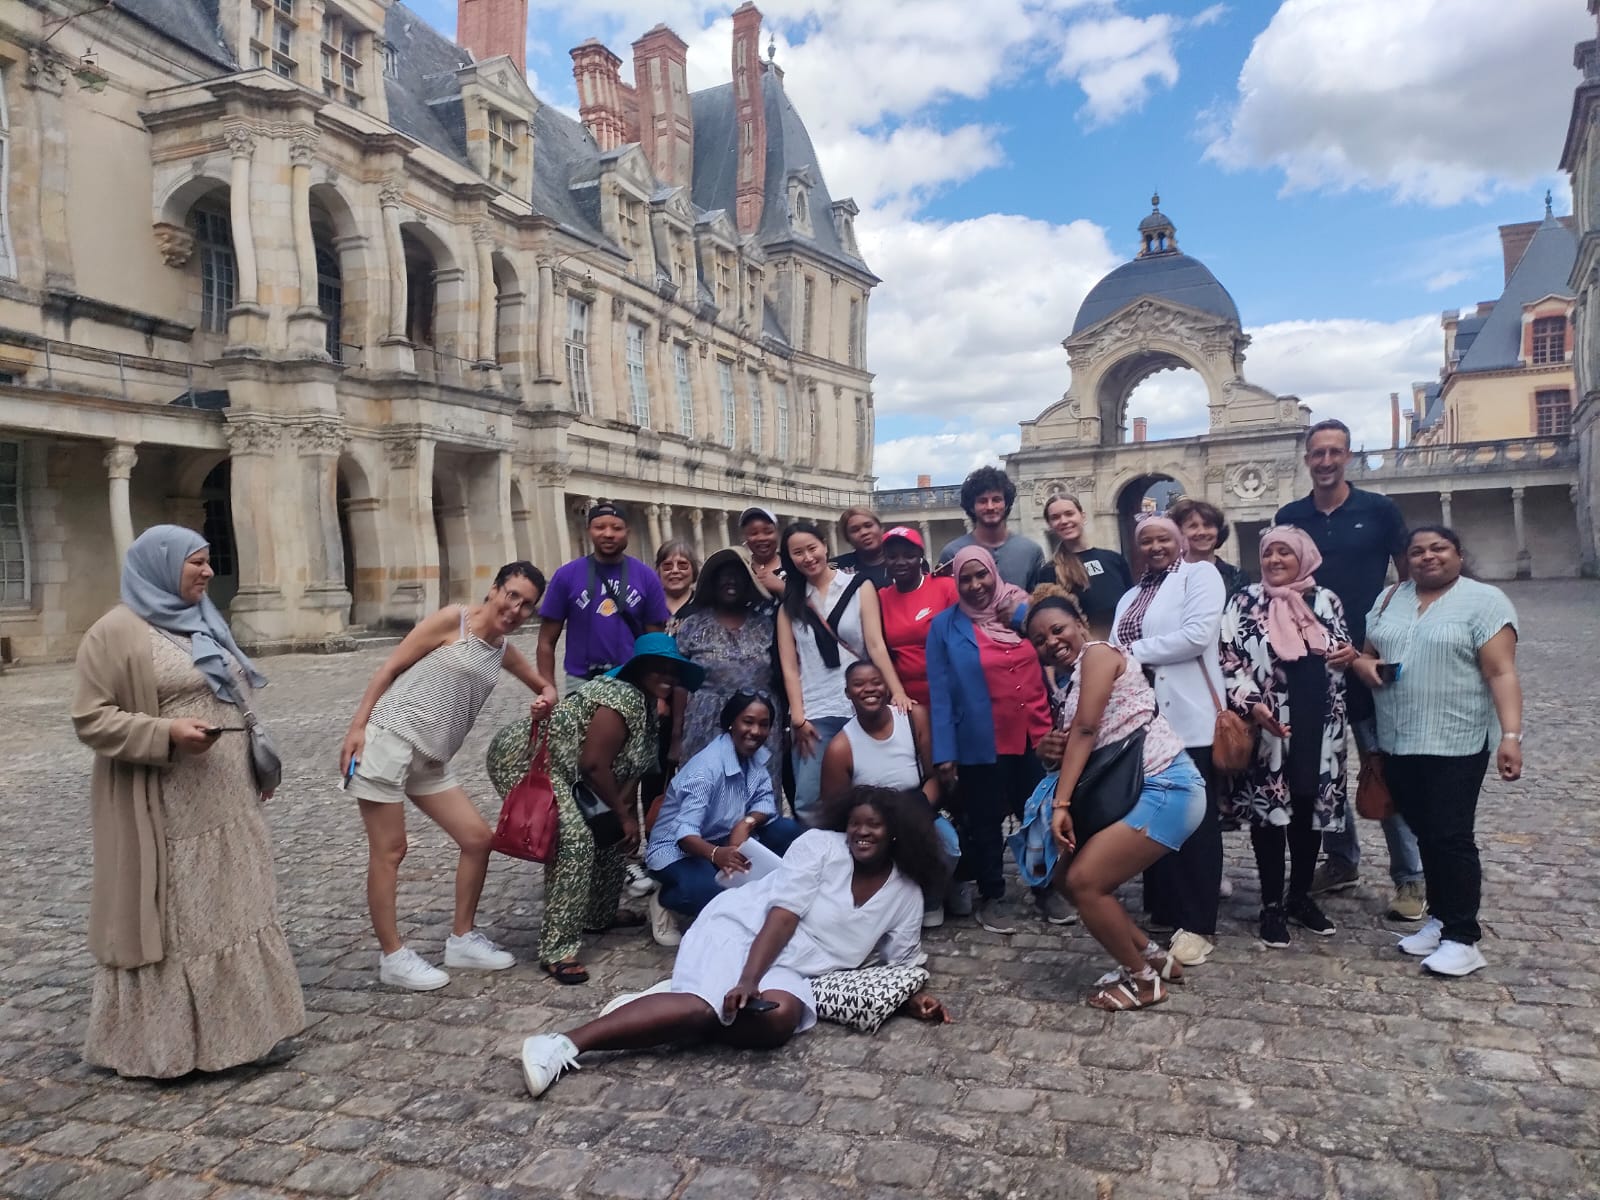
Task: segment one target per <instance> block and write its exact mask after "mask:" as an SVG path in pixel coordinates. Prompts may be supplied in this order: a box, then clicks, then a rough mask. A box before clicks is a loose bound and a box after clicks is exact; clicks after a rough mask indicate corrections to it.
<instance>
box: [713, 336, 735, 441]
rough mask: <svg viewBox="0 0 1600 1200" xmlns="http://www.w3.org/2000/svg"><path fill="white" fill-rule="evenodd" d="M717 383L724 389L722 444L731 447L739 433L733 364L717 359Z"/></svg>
mask: <svg viewBox="0 0 1600 1200" xmlns="http://www.w3.org/2000/svg"><path fill="white" fill-rule="evenodd" d="M717 383H718V384H719V385H720V386H721V389H722V444H723V445H724V446H727V447H729V448H730V449H731V448H732V447H733V445H734V440H735V439H736V438H737V437H738V435H739V410H738V402H737V401H736V400H735V398H734V394H733V364H732V363H731V362H728V361H726V360H725V359H720V358H719V359H718V360H717Z"/></svg>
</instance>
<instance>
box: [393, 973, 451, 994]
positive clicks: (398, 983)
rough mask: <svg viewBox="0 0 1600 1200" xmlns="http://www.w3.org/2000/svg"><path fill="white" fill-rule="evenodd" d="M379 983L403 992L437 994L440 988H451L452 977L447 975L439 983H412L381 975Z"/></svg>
mask: <svg viewBox="0 0 1600 1200" xmlns="http://www.w3.org/2000/svg"><path fill="white" fill-rule="evenodd" d="M378 982H379V983H381V984H383V985H384V986H385V987H392V988H399V989H400V990H401V991H403V992H437V991H438V990H439V989H440V988H442V987H448V986H449V984H450V977H449V976H448V975H446V976H445V977H444V978H443V979H441V980H440V981H439V982H438V983H412V982H409V981H407V980H404V979H393V978H389V977H387V976H384V975H379V976H378Z"/></svg>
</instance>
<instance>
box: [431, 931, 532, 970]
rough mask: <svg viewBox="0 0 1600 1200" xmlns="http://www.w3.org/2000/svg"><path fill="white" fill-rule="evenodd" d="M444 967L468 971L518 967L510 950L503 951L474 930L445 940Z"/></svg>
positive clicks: (453, 935)
mask: <svg viewBox="0 0 1600 1200" xmlns="http://www.w3.org/2000/svg"><path fill="white" fill-rule="evenodd" d="M444 965H445V966H447V967H460V968H462V969H463V970H467V971H504V970H506V969H507V968H508V967H514V966H516V965H517V960H516V959H515V958H513V957H512V955H511V952H510V951H509V950H502V949H500V947H499V946H496V945H495V944H494V943H493V942H491V941H490V940H489V939H488V938H486V937H484V936H483V934H481V933H479V932H478V931H477V930H476V929H474V930H473V931H472V932H471V933H464V934H462V935H461V936H459V937H457V936H456V935H455V934H453V933H452V934H451V935H450V936H449V937H447V938H445V940H444Z"/></svg>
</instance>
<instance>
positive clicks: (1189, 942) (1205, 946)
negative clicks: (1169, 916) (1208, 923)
mask: <svg viewBox="0 0 1600 1200" xmlns="http://www.w3.org/2000/svg"><path fill="white" fill-rule="evenodd" d="M1216 948H1217V946H1216V943H1215V942H1213V941H1212V940H1211V939H1210V938H1206V937H1201V936H1200V935H1199V934H1198V933H1190V932H1189V931H1188V930H1187V929H1180V930H1178V931H1177V932H1176V933H1174V934H1173V935H1172V941H1171V942H1170V943H1169V944H1168V947H1167V949H1168V952H1169V953H1170V954H1171V955H1172V957H1173V958H1175V959H1177V960H1178V961H1179V962H1181V963H1182V964H1183V965H1184V966H1186V967H1198V966H1199V965H1200V964H1201V963H1203V962H1205V961H1206V959H1208V958H1210V957H1211V952H1212V951H1213V950H1215V949H1216Z"/></svg>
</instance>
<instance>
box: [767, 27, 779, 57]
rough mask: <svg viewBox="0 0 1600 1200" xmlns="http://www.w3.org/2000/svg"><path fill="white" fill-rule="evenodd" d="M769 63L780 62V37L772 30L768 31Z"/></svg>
mask: <svg viewBox="0 0 1600 1200" xmlns="http://www.w3.org/2000/svg"><path fill="white" fill-rule="evenodd" d="M767 61H768V62H769V63H770V62H777V61H778V35H777V34H776V33H774V32H773V31H772V30H770V29H769V30H768V31H767Z"/></svg>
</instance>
